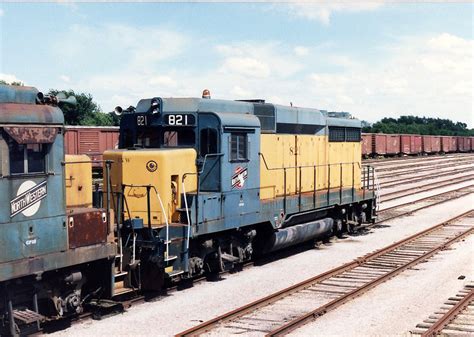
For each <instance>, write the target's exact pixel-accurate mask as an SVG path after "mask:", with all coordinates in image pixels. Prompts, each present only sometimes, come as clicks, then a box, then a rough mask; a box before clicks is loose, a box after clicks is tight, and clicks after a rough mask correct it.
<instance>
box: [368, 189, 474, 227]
mask: <svg viewBox="0 0 474 337" xmlns="http://www.w3.org/2000/svg"><path fill="white" fill-rule="evenodd" d="M470 193H474V184H473V185H469V186H465V187H461V188H458V189H455V190H451V191H447V192H442V193H438V194H434V195H430V196H429V197H426V198H422V199H418V200H415V201H410V202H406V203H403V204H400V205H396V206H392V207H388V208H385V209H382V210H380V211H379V212H378V214H377V222H376V223H375V224H374V225H372V226H375V227H376V226H377V225H378V224H380V223H382V222H385V221H388V220H391V219H395V218H399V217H401V216H405V215H408V214H411V213H414V212H417V211H420V210H422V209H425V208H428V207H431V206H436V205H439V204H443V203H445V202H448V201H451V200H455V199H459V198H461V197H464V196H466V195H468V194H470ZM414 206H415V207H414Z"/></svg>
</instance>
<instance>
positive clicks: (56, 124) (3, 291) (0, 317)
mask: <svg viewBox="0 0 474 337" xmlns="http://www.w3.org/2000/svg"><path fill="white" fill-rule="evenodd" d="M60 102H61V100H59V99H57V98H56V97H52V96H43V95H42V94H41V93H39V92H38V91H37V90H36V89H35V88H32V87H13V86H6V85H0V158H1V163H2V164H1V166H0V188H1V189H0V190H1V193H0V203H1V205H2V207H1V208H0V246H1V247H2V250H1V254H0V335H8V334H10V335H19V334H20V333H21V334H27V333H29V332H31V331H33V330H37V329H38V328H39V326H40V324H41V323H42V322H45V321H48V320H55V319H59V318H62V317H66V316H69V315H75V314H77V313H79V312H81V311H82V310H83V302H84V300H85V299H86V298H88V297H90V296H91V294H94V293H98V294H100V295H103V296H104V297H107V296H110V294H111V291H112V286H111V282H110V279H111V273H112V268H113V259H111V258H114V257H115V254H116V245H115V243H114V242H113V237H112V238H111V237H110V233H111V231H110V230H109V227H108V223H109V218H108V217H107V213H108V212H107V211H106V210H102V209H95V208H92V207H90V205H91V200H89V199H91V197H88V196H90V194H89V193H85V191H86V189H87V186H90V185H91V178H90V174H91V170H90V164H89V166H87V163H83V160H80V163H78V164H77V165H80V166H77V167H75V166H74V165H75V164H74V163H73V162H71V160H72V161H75V159H74V158H70V160H69V162H65V157H64V143H63V141H64V132H63V122H64V118H63V113H62V111H61V110H60V109H59V108H58V106H57V104H58V103H60ZM84 165H86V166H84ZM74 172H76V173H74ZM77 172H81V174H84V175H85V176H89V180H85V181H83V182H81V180H80V179H76V178H77V175H78V173H77ZM83 187H84V189H83ZM66 190H67V192H66ZM66 193H68V198H66V196H65V194H66Z"/></svg>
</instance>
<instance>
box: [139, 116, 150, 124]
mask: <svg viewBox="0 0 474 337" xmlns="http://www.w3.org/2000/svg"><path fill="white" fill-rule="evenodd" d="M147 125H148V117H147V116H146V115H138V116H137V126H147Z"/></svg>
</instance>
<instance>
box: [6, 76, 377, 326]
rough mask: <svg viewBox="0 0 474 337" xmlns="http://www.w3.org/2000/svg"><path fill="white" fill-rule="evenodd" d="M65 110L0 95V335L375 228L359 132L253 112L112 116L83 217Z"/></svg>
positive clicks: (198, 103) (188, 102) (157, 107)
mask: <svg viewBox="0 0 474 337" xmlns="http://www.w3.org/2000/svg"><path fill="white" fill-rule="evenodd" d="M67 101H71V100H70V99H66V98H65V97H52V96H45V95H43V94H41V93H39V92H38V90H37V89H35V88H32V87H12V86H4V85H2V86H0V158H1V161H0V162H1V166H0V187H1V193H0V202H1V205H2V208H1V209H0V243H1V245H2V248H3V249H2V252H1V254H0V335H4V334H5V335H19V334H27V333H29V332H32V331H36V330H38V329H40V328H41V326H42V324H43V323H44V322H49V321H54V320H58V319H62V318H66V317H71V316H75V315H77V314H79V313H81V312H82V311H83V310H85V309H87V308H86V307H90V306H93V305H94V303H99V302H100V301H102V300H119V299H121V298H122V297H123V296H128V295H132V296H133V295H135V294H136V293H137V292H157V291H158V292H159V291H161V290H162V289H163V288H164V286H165V284H166V283H170V282H176V281H180V280H185V279H193V278H194V277H196V276H199V275H202V274H204V273H216V272H220V271H224V270H230V269H232V268H235V267H236V266H238V265H239V264H241V263H243V262H245V261H248V260H250V259H251V258H252V257H254V256H259V255H263V254H269V253H271V252H274V251H277V250H280V249H284V248H286V247H289V246H292V245H296V244H299V243H302V242H305V241H310V240H325V239H327V238H328V237H330V236H332V235H341V234H342V233H343V232H346V231H351V230H353V229H354V228H355V227H357V226H359V225H361V224H363V223H367V222H373V221H374V220H375V219H376V209H377V199H376V197H377V194H376V189H375V172H374V170H373V168H372V167H370V166H362V165H361V143H360V140H361V133H360V131H361V123H360V121H358V120H356V119H353V118H350V116H345V115H331V116H328V115H327V114H326V113H324V112H323V111H320V110H317V109H306V108H297V107H293V106H282V105H275V104H269V103H266V102H265V101H263V100H249V101H231V100H217V99H210V98H161V97H153V98H149V99H142V100H140V101H139V102H138V104H137V106H136V107H129V108H127V109H125V110H124V109H122V108H119V107H117V109H116V110H117V112H120V113H122V118H121V125H120V137H119V149H117V150H110V151H106V152H105V153H104V155H103V161H102V162H103V165H104V167H103V172H104V177H103V184H102V185H103V189H104V194H103V200H104V202H103V205H104V206H105V207H94V206H93V205H92V178H91V177H92V165H91V161H90V159H89V158H88V157H87V156H85V155H82V156H81V155H72V156H71V155H68V156H65V149H64V118H63V114H62V112H61V109H60V108H59V105H60V104H61V103H65V102H67ZM105 303H106V306H107V305H110V306H113V305H114V303H115V302H113V301H109V302H107V301H105ZM107 303H108V304H107ZM98 305H99V304H98Z"/></svg>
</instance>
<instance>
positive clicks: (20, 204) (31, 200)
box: [10, 180, 48, 218]
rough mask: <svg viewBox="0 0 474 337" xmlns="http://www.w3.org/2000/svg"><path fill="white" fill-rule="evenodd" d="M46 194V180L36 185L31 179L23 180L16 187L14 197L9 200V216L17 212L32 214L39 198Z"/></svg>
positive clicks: (38, 204)
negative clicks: (16, 190)
mask: <svg viewBox="0 0 474 337" xmlns="http://www.w3.org/2000/svg"><path fill="white" fill-rule="evenodd" d="M47 195H48V189H47V185H46V180H45V181H43V182H41V183H39V184H38V185H37V184H36V183H35V182H34V181H31V180H27V181H25V182H24V183H23V184H21V185H20V187H19V188H18V192H17V196H16V198H14V199H12V200H11V201H10V218H11V217H14V216H15V215H17V214H18V213H23V215H24V216H32V215H34V214H36V212H37V211H38V209H39V207H40V205H41V200H42V199H44V198H45V197H46V196H47Z"/></svg>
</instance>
